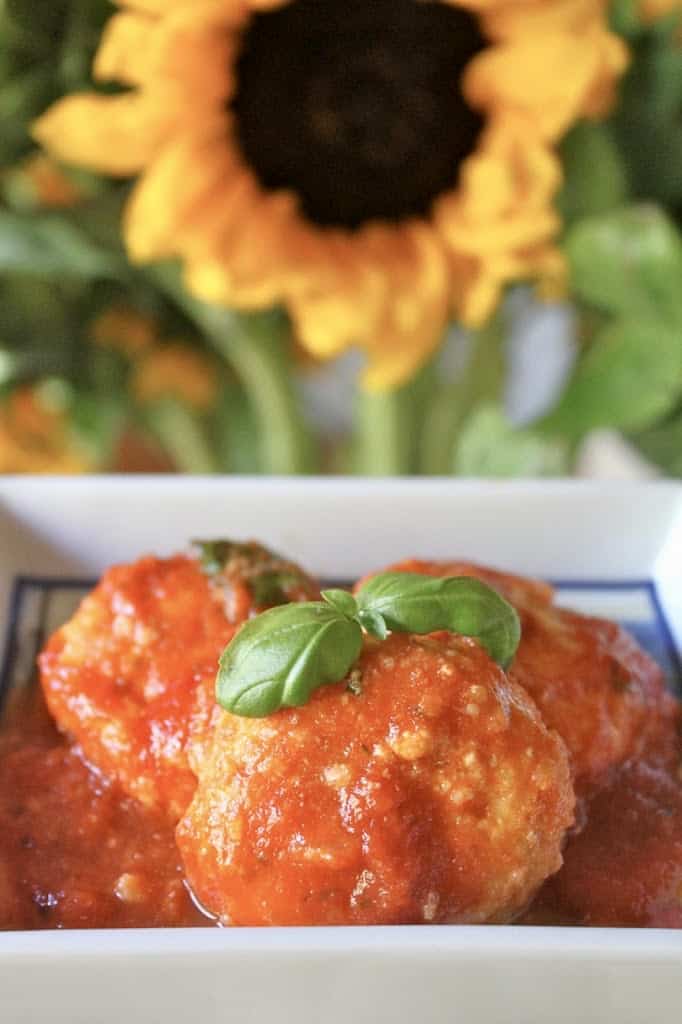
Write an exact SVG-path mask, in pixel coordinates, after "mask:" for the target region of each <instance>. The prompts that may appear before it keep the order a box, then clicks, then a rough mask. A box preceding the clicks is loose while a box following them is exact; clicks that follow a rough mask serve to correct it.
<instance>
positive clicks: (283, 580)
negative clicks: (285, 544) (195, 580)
mask: <svg viewBox="0 0 682 1024" xmlns="http://www.w3.org/2000/svg"><path fill="white" fill-rule="evenodd" d="M192 543H193V545H194V547H195V548H196V549H197V551H198V554H199V562H200V564H201V568H202V569H203V571H204V572H205V573H206V574H207V575H208V576H210V577H211V580H212V582H213V583H214V584H215V585H216V586H220V587H225V588H227V589H228V590H229V588H230V587H231V586H232V584H234V583H235V582H237V581H238V582H240V583H243V584H245V585H246V586H248V587H249V589H250V591H251V595H252V597H253V603H254V604H255V605H256V607H258V608H270V607H273V606H274V605H280V604H287V602H289V601H298V600H301V598H302V597H310V598H312V597H316V596H317V594H318V589H317V586H316V584H315V582H314V581H313V580H312V579H311V578H310V577H309V576H308V575H306V573H305V572H303V570H302V569H301V568H299V566H297V565H296V564H295V563H294V562H288V561H287V560H286V559H285V558H282V556H281V555H278V554H277V553H276V552H274V551H270V549H269V548H266V547H263V545H262V544H257V543H255V542H254V541H245V542H241V541H233V540H222V539H221V540H195V541H193V542H192ZM349 596H350V595H349Z"/></svg>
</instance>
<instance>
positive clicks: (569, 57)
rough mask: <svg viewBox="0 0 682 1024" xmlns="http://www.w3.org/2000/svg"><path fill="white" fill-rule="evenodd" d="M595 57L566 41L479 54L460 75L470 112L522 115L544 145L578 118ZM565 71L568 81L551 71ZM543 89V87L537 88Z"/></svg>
mask: <svg viewBox="0 0 682 1024" xmlns="http://www.w3.org/2000/svg"><path fill="white" fill-rule="evenodd" d="M598 59H599V58H598V54H597V53H595V49H594V47H592V46H587V45H585V41H584V40H580V39H579V38H577V37H571V36H570V35H564V34H555V35H552V36H546V37H545V38H544V39H543V40H542V45H539V44H538V39H537V38H535V39H532V38H531V39H528V40H518V41H516V42H514V43H500V44H498V45H497V46H494V47H491V48H490V49H488V50H485V51H484V52H483V53H480V54H479V55H478V57H476V58H475V59H474V60H473V61H472V62H471V64H470V65H469V67H468V69H467V71H466V72H465V75H464V83H463V89H464V92H465V95H466V96H467V98H468V100H469V102H470V103H471V104H472V106H474V107H477V108H479V109H483V110H489V111H497V110H504V109H505V106H506V107H511V108H512V110H518V111H523V112H526V113H527V114H528V115H529V116H530V117H532V118H533V121H534V122H535V123H536V124H537V125H538V127H539V128H540V130H541V131H542V133H543V135H544V136H545V138H547V139H556V138H558V137H559V136H560V135H561V134H562V133H563V132H565V131H566V129H567V128H568V127H569V125H570V124H571V122H572V121H573V120H575V118H576V117H578V116H579V114H580V112H581V110H582V108H583V106H584V104H585V99H586V97H587V96H588V95H589V93H590V89H591V87H592V84H593V82H594V80H595V76H596V73H597V68H598ZM566 66H568V67H570V68H571V74H570V75H557V74H556V69H557V68H561V67H566ZM539 83H542V87H541V88H540V87H539Z"/></svg>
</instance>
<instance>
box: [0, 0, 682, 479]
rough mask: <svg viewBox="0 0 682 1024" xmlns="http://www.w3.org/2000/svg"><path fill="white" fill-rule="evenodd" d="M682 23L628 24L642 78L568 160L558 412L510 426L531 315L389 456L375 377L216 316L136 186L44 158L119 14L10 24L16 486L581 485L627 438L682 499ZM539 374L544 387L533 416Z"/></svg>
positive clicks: (442, 392) (671, 19)
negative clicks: (415, 478)
mask: <svg viewBox="0 0 682 1024" xmlns="http://www.w3.org/2000/svg"><path fill="white" fill-rule="evenodd" d="M676 7H677V5H672V10H670V11H668V12H667V13H665V14H663V15H662V16H660V17H657V18H654V19H653V20H652V19H650V18H646V17H644V16H643V13H642V5H641V4H638V3H635V2H632V0H619V2H616V3H614V4H613V10H612V19H613V25H614V27H615V28H616V30H617V31H618V32H619V33H620V34H621V35H623V36H624V37H625V39H626V40H627V43H628V45H629V47H630V50H631V55H632V61H631V66H630V69H629V71H628V72H627V75H626V76H625V78H624V80H623V82H622V83H621V88H620V95H619V99H618V103H617V105H616V108H615V110H614V112H613V114H612V115H611V116H610V118H609V119H608V120H606V121H604V122H600V123H594V122H587V121H585V122H581V123H579V124H578V125H577V126H576V127H575V128H574V129H573V130H572V131H571V132H570V134H569V135H568V137H567V138H566V139H565V141H564V143H563V145H562V153H561V156H562V160H563V164H564V169H565V184H564V188H563V192H562V195H561V200H560V206H561V212H562V216H563V220H564V238H563V247H564V251H565V252H566V254H567V256H568V260H569V265H570V271H571V306H570V307H569V308H567V307H566V306H565V305H562V306H561V307H557V310H556V311H555V312H556V313H557V316H558V317H559V320H558V321H557V320H553V321H551V324H554V327H552V326H551V324H550V323H549V322H548V326H547V327H546V330H547V331H548V332H551V330H555V329H556V323H557V322H560V323H561V324H563V325H564V329H566V325H567V324H568V325H569V327H570V344H569V345H568V350H569V355H570V358H568V361H567V362H566V366H565V369H564V372H563V373H562V374H561V380H560V383H558V384H557V385H556V386H555V387H554V389H553V393H552V395H551V397H550V398H549V399H548V401H549V402H550V404H549V406H548V405H547V402H545V403H544V407H542V408H539V409H538V408H535V409H533V410H532V412H531V413H528V412H526V413H514V411H513V410H511V411H510V407H509V402H508V400H507V399H508V394H509V386H510V374H511V362H512V356H511V354H510V353H511V345H512V341H513V336H514V335H518V334H519V332H521V333H523V323H524V317H525V318H526V319H527V317H528V315H529V314H528V306H529V304H530V305H531V306H532V304H533V303H534V301H535V300H534V299H532V298H529V296H528V293H523V294H522V295H521V298H519V294H518V293H517V294H514V295H512V296H511V297H510V299H509V301H508V302H507V303H505V304H504V305H503V307H502V309H501V311H500V313H499V315H498V316H497V317H495V319H494V321H493V322H492V323H490V324H489V325H488V326H487V327H486V328H485V329H484V330H482V331H480V332H477V333H475V334H472V333H465V332H462V331H459V330H457V329H455V328H453V330H452V331H451V332H450V333H449V335H448V338H447V340H446V343H445V344H444V347H443V349H442V351H441V352H440V353H439V354H438V355H437V357H436V358H435V359H434V360H433V361H432V362H431V363H430V364H429V365H428V366H427V367H426V368H425V369H423V370H422V371H421V372H420V373H419V375H418V376H417V377H416V378H415V379H414V380H413V381H411V382H410V383H409V384H408V385H407V386H406V387H404V388H402V389H401V392H400V394H399V395H398V396H396V395H395V394H394V395H390V396H387V397H386V404H387V408H386V410H385V416H384V418H383V419H379V420H377V421H375V422H376V423H381V422H383V423H384V424H386V423H387V422H388V419H387V418H386V417H390V416H394V417H397V418H398V420H399V422H398V423H396V424H395V425H394V427H395V429H393V430H389V431H385V432H384V431H383V430H382V429H380V428H379V427H377V428H376V429H373V428H372V423H369V424H367V423H365V424H364V425H363V416H365V415H368V414H367V413H366V412H365V411H364V407H363V404H362V402H359V403H358V401H357V398H356V395H355V388H354V384H353V381H354V374H355V369H354V368H353V364H352V362H351V364H350V365H351V369H350V370H348V369H347V368H346V369H344V368H343V367H342V366H334V365H333V364H332V366H331V367H329V368H325V369H324V370H323V369H321V368H320V367H319V366H317V365H316V364H315V362H314V361H313V360H311V358H310V357H309V356H306V355H304V354H303V353H302V351H301V350H299V348H298V346H297V345H296V342H295V339H292V338H291V334H290V331H289V329H288V324H287V321H286V318H285V316H284V314H282V313H279V312H273V313H267V314H258V315H255V314H254V315H252V316H249V317H244V316H241V317H240V316H237V315H236V314H234V315H233V314H232V313H230V312H227V311H218V310H212V309H209V308H208V307H201V306H199V305H198V304H196V303H194V302H193V301H192V300H190V299H189V298H187V297H186V296H185V295H184V294H183V292H182V289H181V288H179V286H178V278H177V271H176V270H175V268H173V267H160V268H159V267H152V268H140V267H133V266H131V265H130V263H129V262H128V260H127V258H126V256H125V252H124V250H123V247H122V243H121V238H120V226H119V225H120V217H121V209H122V206H123V203H124V201H125V197H126V194H127V191H128V186H127V185H126V184H125V183H120V182H112V181H111V180H109V179H106V178H103V177H99V176H96V175H93V174H88V173H85V172H82V171H75V170H73V169H71V168H66V167H62V166H59V165H58V164H57V163H55V162H54V161H53V160H52V159H51V158H50V157H49V156H47V155H46V154H44V153H42V152H41V151H39V150H38V149H37V148H36V146H35V144H34V143H33V142H32V141H31V137H30V126H31V124H32V122H33V121H34V119H35V118H36V117H37V116H38V115H40V114H41V113H42V112H43V111H44V110H45V108H46V107H48V106H49V104H50V103H51V102H52V101H54V100H55V99H57V98H58V97H60V96H62V95H64V94H66V93H69V92H73V91H78V90H79V89H83V88H87V87H88V86H89V85H90V67H91V63H92V58H93V54H94V52H95V49H96V46H97V43H98V40H99V37H100V34H101V31H102V27H103V25H104V23H105V21H106V19H107V18H108V17H109V16H110V14H111V6H110V4H109V3H107V2H105V0H0V123H1V124H2V132H1V133H0V471H1V472H6V473H7V472H9V473H12V472H55V473H61V472H67V473H70V472H87V471H164V470H178V471H182V472H192V473H212V472H220V473H259V472H310V471H324V472H329V471H336V472H352V471H362V472H369V473H390V472H393V473H422V474H423V473H439V474H441V473H442V474H446V475H447V474H465V475H483V476H517V475H523V476H535V475H550V474H551V475H561V474H565V473H570V472H572V471H573V469H574V467H575V465H576V460H577V459H578V457H579V453H580V451H581V447H582V446H583V444H584V442H585V439H586V438H588V437H590V436H591V435H592V434H593V432H594V431H596V430H602V429H607V430H615V431H617V432H619V434H620V435H621V436H622V437H623V438H624V439H625V440H626V441H627V443H628V444H629V445H631V446H632V447H633V449H634V450H635V451H637V452H638V453H640V454H641V456H642V457H643V458H645V459H646V460H647V461H648V462H649V463H651V464H652V465H653V466H655V467H657V469H658V470H659V471H660V472H662V473H664V474H667V475H673V476H682V234H681V230H682V43H681V39H682V35H681V31H680V24H681V22H682V19H681V18H680V10H679V8H677V9H676ZM519 303H521V305H520V306H519ZM519 311H520V312H519ZM536 313H537V311H536ZM539 315H541V314H539ZM550 320H551V318H550ZM253 332H256V333H259V334H260V336H261V338H262V340H263V344H262V345H261V346H260V347H259V348H258V349H257V350H256V349H254V347H253V346H250V345H249V340H248V336H252V335H253ZM263 351H266V355H267V360H266V361H264V357H263ZM538 372H539V370H538V366H537V365H536V364H533V365H531V366H530V368H528V367H527V368H526V371H525V377H524V384H525V388H526V390H527V391H528V392H530V393H532V392H533V389H534V387H535V375H536V374H537V373H538ZM273 375H274V376H273ZM275 378H277V379H275ZM349 379H350V381H351V383H350V384H349V383H348V381H349ZM283 382H284V383H283ZM517 383H518V382H517ZM330 389H331V391H330ZM316 391H317V393H318V400H317V401H316V399H315V394H316ZM330 393H331V394H333V398H331V399H328V397H327V396H328V395H329V394H330ZM320 395H321V396H322V397H321V399H320V398H319V396H320ZM311 396H312V397H311ZM380 401H381V399H380V398H375V400H374V402H375V405H374V407H373V411H372V412H371V414H369V415H371V416H374V415H375V414H376V402H380ZM339 405H340V406H341V412H340V414H339V415H331V414H330V415H329V416H328V417H326V416H325V407H326V406H328V407H329V409H330V410H331V409H332V408H333V407H334V406H339ZM531 405H532V403H531ZM320 408H321V410H322V412H321V413H320V412H318V411H317V410H319V409H320Z"/></svg>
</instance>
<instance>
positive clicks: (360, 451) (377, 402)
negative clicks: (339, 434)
mask: <svg viewBox="0 0 682 1024" xmlns="http://www.w3.org/2000/svg"><path fill="white" fill-rule="evenodd" d="M433 373H434V369H433V366H432V365H431V364H429V365H428V366H427V367H425V368H424V369H422V370H420V371H419V373H418V374H417V375H416V376H415V377H413V379H412V380H411V381H409V382H408V383H407V384H405V385H403V387H400V388H395V389H394V390H392V391H364V390H360V391H359V393H358V398H357V403H356V430H357V433H356V438H355V452H354V456H355V457H354V466H355V471H356V472H357V473H359V474H360V475H361V476H407V475H409V474H410V473H414V472H416V469H417V467H416V456H417V451H418V443H419V437H420V433H421V422H422V418H423V417H422V412H423V408H424V405H425V399H426V396H427V395H428V393H429V391H430V389H431V386H432V383H433V381H432V377H433Z"/></svg>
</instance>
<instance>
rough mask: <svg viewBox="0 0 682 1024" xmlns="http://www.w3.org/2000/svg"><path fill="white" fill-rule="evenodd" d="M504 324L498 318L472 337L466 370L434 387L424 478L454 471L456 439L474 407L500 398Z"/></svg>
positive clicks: (424, 452) (422, 465)
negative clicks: (471, 346) (488, 400)
mask: <svg viewBox="0 0 682 1024" xmlns="http://www.w3.org/2000/svg"><path fill="white" fill-rule="evenodd" d="M502 341H503V324H502V322H501V319H500V318H499V317H496V318H495V319H494V320H492V321H491V322H490V323H489V324H488V325H487V326H486V327H484V328H483V329H482V330H480V331H477V332H476V333H475V334H473V335H472V344H473V351H472V352H471V356H470V358H469V362H468V363H467V365H466V367H465V368H464V369H463V370H462V372H461V373H459V374H458V375H457V376H456V377H455V378H454V379H450V380H445V381H442V382H441V384H440V385H439V386H438V387H436V388H434V390H433V393H432V396H431V401H430V402H429V406H428V409H427V411H426V416H425V421H424V426H423V433H422V442H421V452H420V467H419V468H420V470H421V472H422V473H424V474H426V475H427V476H450V475H451V474H452V472H453V464H454V452H455V445H456V442H457V436H458V434H459V432H460V429H461V427H462V425H463V424H464V421H465V420H466V418H467V416H468V415H469V413H470V412H471V411H472V409H473V408H474V406H475V405H477V404H478V403H479V402H481V401H484V400H486V399H492V400H497V399H499V396H500V392H501V389H502V386H503V383H504V377H505V372H504V371H505V366H504V354H503V348H502Z"/></svg>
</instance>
